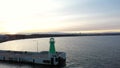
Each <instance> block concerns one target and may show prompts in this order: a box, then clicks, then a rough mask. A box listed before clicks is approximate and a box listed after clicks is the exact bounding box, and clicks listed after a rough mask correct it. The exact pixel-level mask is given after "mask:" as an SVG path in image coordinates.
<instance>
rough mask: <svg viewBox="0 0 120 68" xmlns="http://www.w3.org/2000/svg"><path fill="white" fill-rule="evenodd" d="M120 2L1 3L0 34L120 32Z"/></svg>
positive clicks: (44, 0) (45, 0) (9, 0)
mask: <svg viewBox="0 0 120 68" xmlns="http://www.w3.org/2000/svg"><path fill="white" fill-rule="evenodd" d="M119 6H120V0H0V33H1V32H8V33H16V32H59V31H93V30H95V31H97V30H120V7H119Z"/></svg>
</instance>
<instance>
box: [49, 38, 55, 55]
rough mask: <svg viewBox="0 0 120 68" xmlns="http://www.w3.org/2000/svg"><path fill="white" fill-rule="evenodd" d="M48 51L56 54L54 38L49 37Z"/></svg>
mask: <svg viewBox="0 0 120 68" xmlns="http://www.w3.org/2000/svg"><path fill="white" fill-rule="evenodd" d="M49 53H50V54H56V50H55V41H54V38H50V49H49Z"/></svg>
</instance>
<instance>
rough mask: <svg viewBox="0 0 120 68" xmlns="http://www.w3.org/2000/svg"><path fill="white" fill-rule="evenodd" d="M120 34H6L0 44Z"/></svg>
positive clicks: (2, 36)
mask: <svg viewBox="0 0 120 68" xmlns="http://www.w3.org/2000/svg"><path fill="white" fill-rule="evenodd" d="M118 35H120V33H61V34H30V35H27V34H26V35H25V34H15V35H11V34H4V35H0V42H6V41H10V40H19V39H30V38H46V37H70V36H118Z"/></svg>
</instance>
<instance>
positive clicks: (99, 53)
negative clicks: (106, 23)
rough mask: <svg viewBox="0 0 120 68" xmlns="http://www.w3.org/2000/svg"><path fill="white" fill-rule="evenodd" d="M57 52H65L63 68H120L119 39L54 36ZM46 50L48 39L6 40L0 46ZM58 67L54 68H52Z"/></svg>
mask: <svg viewBox="0 0 120 68" xmlns="http://www.w3.org/2000/svg"><path fill="white" fill-rule="evenodd" d="M55 40H56V43H55V44H56V50H57V51H64V52H66V53H67V65H66V66H65V67H63V68H120V36H92V37H90V36H89V37H56V38H55ZM37 44H38V49H39V51H45V50H49V38H38V39H28V40H16V41H9V42H5V43H1V44H0V50H15V51H32V52H35V51H37ZM0 68H53V67H48V66H42V65H27V64H16V63H6V62H1V61H0ZM54 68H57V67H54Z"/></svg>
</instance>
